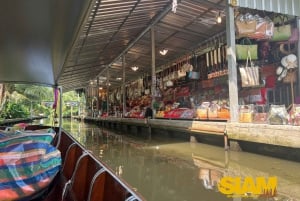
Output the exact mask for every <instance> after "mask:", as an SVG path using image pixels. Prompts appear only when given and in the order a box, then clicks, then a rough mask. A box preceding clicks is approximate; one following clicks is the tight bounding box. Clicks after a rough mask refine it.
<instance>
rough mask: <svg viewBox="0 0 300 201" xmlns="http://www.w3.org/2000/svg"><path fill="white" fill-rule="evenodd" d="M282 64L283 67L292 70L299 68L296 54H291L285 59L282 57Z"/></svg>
mask: <svg viewBox="0 0 300 201" xmlns="http://www.w3.org/2000/svg"><path fill="white" fill-rule="evenodd" d="M281 64H282V66H283V67H285V68H287V69H290V68H297V67H298V65H297V56H296V55H294V54H289V55H287V56H285V57H282V59H281Z"/></svg>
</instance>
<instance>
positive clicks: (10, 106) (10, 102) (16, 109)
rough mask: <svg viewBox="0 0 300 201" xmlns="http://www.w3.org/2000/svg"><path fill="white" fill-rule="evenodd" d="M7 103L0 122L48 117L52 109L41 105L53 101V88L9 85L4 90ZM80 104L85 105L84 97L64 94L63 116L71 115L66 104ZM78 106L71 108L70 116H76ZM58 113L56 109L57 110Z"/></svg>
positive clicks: (69, 93) (0, 113)
mask: <svg viewBox="0 0 300 201" xmlns="http://www.w3.org/2000/svg"><path fill="white" fill-rule="evenodd" d="M6 92H7V93H8V94H9V95H8V96H7V98H8V99H7V102H6V104H5V105H4V107H3V109H2V111H1V112H0V120H1V118H3V119H8V118H26V117H29V116H30V115H31V114H32V115H33V116H38V115H39V114H43V115H45V116H49V115H51V114H52V113H53V109H52V107H46V106H44V105H42V102H43V101H50V102H51V101H54V94H53V88H51V87H44V86H37V85H25V84H15V85H13V84H10V85H8V86H7V88H6ZM74 101H75V102H76V101H79V102H80V106H81V107H83V106H84V104H85V97H84V96H78V93H76V92H75V91H70V92H66V93H64V94H63V103H64V104H63V108H62V109H63V116H70V115H71V107H70V106H67V105H66V103H67V102H74ZM78 106H79V105H77V106H73V107H72V114H73V115H77V114H78ZM57 112H58V109H57Z"/></svg>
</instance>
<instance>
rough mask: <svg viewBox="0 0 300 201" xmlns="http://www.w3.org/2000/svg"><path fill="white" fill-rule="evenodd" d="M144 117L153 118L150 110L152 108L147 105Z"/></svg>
mask: <svg viewBox="0 0 300 201" xmlns="http://www.w3.org/2000/svg"><path fill="white" fill-rule="evenodd" d="M144 117H145V118H150V119H152V118H153V111H152V109H151V107H149V106H148V107H147V108H146V111H145V116H144Z"/></svg>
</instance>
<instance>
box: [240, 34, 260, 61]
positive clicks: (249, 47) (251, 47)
mask: <svg viewBox="0 0 300 201" xmlns="http://www.w3.org/2000/svg"><path fill="white" fill-rule="evenodd" d="M246 43H247V44H246ZM235 52H236V59H237V60H246V59H247V57H248V54H249V53H250V56H251V59H253V60H256V59H257V58H258V55H257V44H252V43H251V41H250V40H249V39H248V38H245V39H243V40H242V41H241V43H240V44H236V45H235Z"/></svg>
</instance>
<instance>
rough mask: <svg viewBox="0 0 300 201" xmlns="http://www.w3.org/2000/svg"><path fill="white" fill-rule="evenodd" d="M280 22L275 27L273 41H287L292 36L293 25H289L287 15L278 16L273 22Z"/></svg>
mask: <svg viewBox="0 0 300 201" xmlns="http://www.w3.org/2000/svg"><path fill="white" fill-rule="evenodd" d="M277 20H278V21H279V22H278V23H277V24H276V25H277V26H275V27H274V33H273V37H272V41H286V40H288V39H289V38H290V37H291V35H292V29H291V25H290V24H287V23H288V17H287V16H286V15H285V16H283V15H279V16H277V17H276V18H275V19H274V20H273V21H277Z"/></svg>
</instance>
